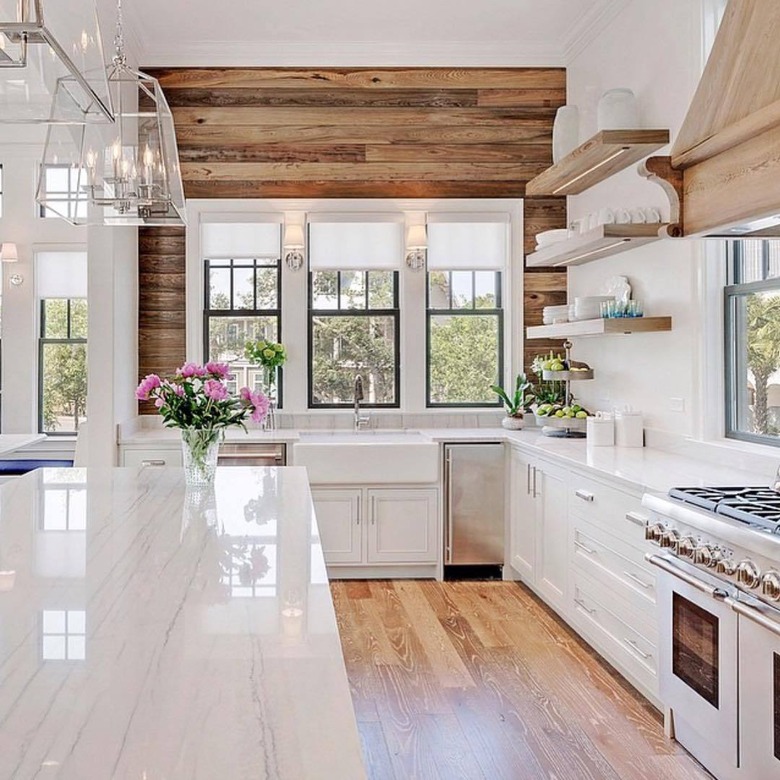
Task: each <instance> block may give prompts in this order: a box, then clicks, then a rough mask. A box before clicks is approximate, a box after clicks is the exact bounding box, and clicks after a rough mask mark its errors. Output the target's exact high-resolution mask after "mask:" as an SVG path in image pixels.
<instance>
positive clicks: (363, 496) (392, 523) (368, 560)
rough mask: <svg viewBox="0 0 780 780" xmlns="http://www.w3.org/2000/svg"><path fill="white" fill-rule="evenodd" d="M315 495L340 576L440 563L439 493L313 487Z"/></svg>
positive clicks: (326, 547)
mask: <svg viewBox="0 0 780 780" xmlns="http://www.w3.org/2000/svg"><path fill="white" fill-rule="evenodd" d="M311 493H312V499H313V501H314V511H315V513H316V515H317V525H318V527H319V530H320V538H321V540H322V549H323V553H324V555H325V563H327V564H328V567H329V570H330V571H331V572H333V571H334V569H333V567H335V571H336V572H337V574H336V576H338V571H339V570H340V571H342V572H343V571H346V570H347V569H348V568H350V567H357V566H362V567H384V566H400V565H404V564H410V565H419V564H426V565H430V566H435V565H436V563H437V562H438V560H439V554H440V549H439V548H440V546H441V545H440V544H439V531H438V528H439V523H438V506H439V502H438V495H439V494H438V491H437V490H436V489H435V488H403V487H398V488H373V487H362V486H361V487H358V486H354V487H344V488H323V487H313V488H312V491H311ZM361 571H362V569H361ZM381 573H382V572H381V571H379V574H381ZM365 574H366V576H371V574H372V572H371V570H370V569H366V571H365Z"/></svg>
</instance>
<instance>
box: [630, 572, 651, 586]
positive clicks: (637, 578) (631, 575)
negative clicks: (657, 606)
mask: <svg viewBox="0 0 780 780" xmlns="http://www.w3.org/2000/svg"><path fill="white" fill-rule="evenodd" d="M623 574H624V575H625V576H626V577H628V579H630V580H633V581H634V582H635V583H636V584H637V585H641V586H642V587H643V588H647V589H650V588H652V587H653V586H652V585H651V584H650V583H649V582H645V581H644V580H640V579H639V577H637V576H636V575H635V574H632V573H631V572H630V571H624V572H623Z"/></svg>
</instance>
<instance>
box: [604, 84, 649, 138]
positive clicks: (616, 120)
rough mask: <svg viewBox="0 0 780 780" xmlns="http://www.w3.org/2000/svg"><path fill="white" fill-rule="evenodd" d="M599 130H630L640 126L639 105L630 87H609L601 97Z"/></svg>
mask: <svg viewBox="0 0 780 780" xmlns="http://www.w3.org/2000/svg"><path fill="white" fill-rule="evenodd" d="M597 116H598V120H597V121H598V128H599V130H630V129H633V128H637V127H639V106H638V105H637V102H636V97H635V96H634V93H633V92H632V91H631V90H630V89H626V88H624V87H621V88H618V89H608V90H607V91H606V92H605V93H604V94H603V95H602V96H601V98H600V99H599V105H598V110H597Z"/></svg>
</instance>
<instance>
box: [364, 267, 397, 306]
mask: <svg viewBox="0 0 780 780" xmlns="http://www.w3.org/2000/svg"><path fill="white" fill-rule="evenodd" d="M394 279H395V277H394V274H393V272H392V271H369V274H368V308H369V309H393V308H395V296H394V292H395V284H394V283H393V282H394Z"/></svg>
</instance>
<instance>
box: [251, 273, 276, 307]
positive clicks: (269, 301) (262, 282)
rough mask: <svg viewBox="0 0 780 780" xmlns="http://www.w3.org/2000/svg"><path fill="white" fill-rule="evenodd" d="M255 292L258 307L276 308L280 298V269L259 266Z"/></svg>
mask: <svg viewBox="0 0 780 780" xmlns="http://www.w3.org/2000/svg"><path fill="white" fill-rule="evenodd" d="M256 273H257V280H256V282H255V292H256V295H257V308H258V309H275V308H276V307H277V301H278V300H279V271H278V269H276V268H258V269H257V271H256Z"/></svg>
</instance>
